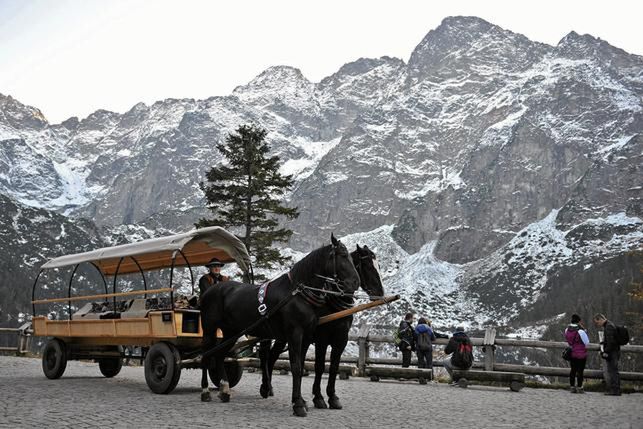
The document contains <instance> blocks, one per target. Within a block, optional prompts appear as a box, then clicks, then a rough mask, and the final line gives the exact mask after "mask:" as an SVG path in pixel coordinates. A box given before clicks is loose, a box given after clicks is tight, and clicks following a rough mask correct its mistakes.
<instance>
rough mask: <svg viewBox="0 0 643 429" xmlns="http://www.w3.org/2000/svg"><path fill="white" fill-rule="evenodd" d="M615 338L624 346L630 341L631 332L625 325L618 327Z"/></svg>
mask: <svg viewBox="0 0 643 429" xmlns="http://www.w3.org/2000/svg"><path fill="white" fill-rule="evenodd" d="M615 339H616V343H617V344H618V345H619V346H624V345H625V344H627V343H629V342H630V333H629V332H628V330H627V328H626V327H625V326H617V327H616V336H615Z"/></svg>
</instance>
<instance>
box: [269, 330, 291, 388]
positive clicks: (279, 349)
mask: <svg viewBox="0 0 643 429" xmlns="http://www.w3.org/2000/svg"><path fill="white" fill-rule="evenodd" d="M287 344H288V343H287V342H285V341H279V340H275V343H274V344H273V345H272V348H271V349H270V359H269V363H268V396H274V393H273V392H272V373H273V372H274V371H275V364H276V363H277V360H278V359H279V356H281V354H282V353H283V351H284V350H286V345H287Z"/></svg>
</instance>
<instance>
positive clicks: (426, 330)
mask: <svg viewBox="0 0 643 429" xmlns="http://www.w3.org/2000/svg"><path fill="white" fill-rule="evenodd" d="M415 338H416V342H415V352H416V353H417V356H418V368H428V369H430V370H431V380H433V341H435V335H434V334H433V329H431V326H429V324H428V322H427V320H426V319H425V318H424V317H420V319H419V320H418V325H417V326H416V327H415ZM420 384H426V380H425V379H424V377H420Z"/></svg>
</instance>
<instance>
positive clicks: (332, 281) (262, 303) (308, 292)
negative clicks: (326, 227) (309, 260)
mask: <svg viewBox="0 0 643 429" xmlns="http://www.w3.org/2000/svg"><path fill="white" fill-rule="evenodd" d="M331 255H332V256H333V277H326V276H322V275H320V274H315V276H316V277H318V278H320V279H322V280H323V281H324V286H323V288H321V289H319V288H314V287H312V286H307V285H305V284H304V283H301V282H299V283H298V284H297V285H296V286H297V287H298V288H299V290H300V293H301V296H302V297H303V298H304V299H305V300H306V302H308V304H310V305H311V306H313V307H316V308H320V307H322V306H323V305H324V304H329V305H330V306H331V307H333V308H334V309H335V310H338V311H341V310H346V309H348V308H351V307H352V306H353V304H354V301H353V298H354V297H353V294H352V293H350V294H349V293H346V292H344V290H343V288H342V281H341V280H339V278H338V276H337V255H336V253H335V246H333V249H332V252H331ZM288 280H289V281H290V283H291V284H294V282H293V278H292V274H291V273H290V271H289V272H288ZM270 283H271V281H268V282H265V283H263V284H262V285H261V286H259V289H258V290H257V301H258V302H259V306H258V307H257V311H258V312H259V314H260V315H262V316H263V315H264V314H266V312H267V311H268V306H267V304H266V298H267V294H268V287H269V286H270ZM332 286H335V287H336V288H337V289H339V291H334V290H331V288H332Z"/></svg>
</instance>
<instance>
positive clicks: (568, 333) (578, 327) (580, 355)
mask: <svg viewBox="0 0 643 429" xmlns="http://www.w3.org/2000/svg"><path fill="white" fill-rule="evenodd" d="M565 340H567V344H569V346H570V347H571V349H572V352H571V359H570V361H569V364H570V366H571V370H570V371H569V385H570V391H571V392H572V393H585V391H584V390H583V372H584V371H585V362H586V361H587V345H588V344H589V337H588V336H587V331H586V330H585V327H584V326H583V324H582V323H581V320H580V316H579V315H578V314H573V315H572V320H571V323H570V324H569V326H568V327H567V329H565Z"/></svg>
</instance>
